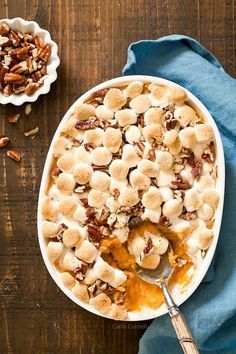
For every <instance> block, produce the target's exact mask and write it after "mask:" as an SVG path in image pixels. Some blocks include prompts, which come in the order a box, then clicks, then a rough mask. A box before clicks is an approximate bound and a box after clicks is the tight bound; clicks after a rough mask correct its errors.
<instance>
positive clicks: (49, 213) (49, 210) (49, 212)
mask: <svg viewBox="0 0 236 354" xmlns="http://www.w3.org/2000/svg"><path fill="white" fill-rule="evenodd" d="M42 215H43V218H44V219H47V220H49V221H55V220H56V219H57V215H58V209H57V203H56V202H55V201H54V200H53V198H51V197H49V196H45V197H44V198H43V202H42Z"/></svg>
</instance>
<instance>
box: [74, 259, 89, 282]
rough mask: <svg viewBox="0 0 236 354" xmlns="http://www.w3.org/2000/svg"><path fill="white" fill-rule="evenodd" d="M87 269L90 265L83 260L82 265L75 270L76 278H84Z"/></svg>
mask: <svg viewBox="0 0 236 354" xmlns="http://www.w3.org/2000/svg"><path fill="white" fill-rule="evenodd" d="M87 269H88V265H87V264H86V263H85V262H82V261H81V264H80V266H79V267H77V268H76V269H75V270H74V271H73V273H74V277H75V279H77V280H80V281H81V280H83V279H84V278H85V273H86V272H87Z"/></svg>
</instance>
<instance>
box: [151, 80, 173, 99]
mask: <svg viewBox="0 0 236 354" xmlns="http://www.w3.org/2000/svg"><path fill="white" fill-rule="evenodd" d="M148 89H149V90H150V91H151V96H152V98H153V99H154V100H155V103H161V104H164V103H167V102H168V101H169V95H170V90H169V88H168V87H167V86H166V85H163V84H158V83H155V82H153V83H151V85H149V87H148Z"/></svg>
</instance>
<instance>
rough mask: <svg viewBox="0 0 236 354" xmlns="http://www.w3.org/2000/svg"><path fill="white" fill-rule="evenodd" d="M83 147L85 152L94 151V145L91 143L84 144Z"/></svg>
mask: <svg viewBox="0 0 236 354" xmlns="http://www.w3.org/2000/svg"><path fill="white" fill-rule="evenodd" d="M83 146H84V148H85V150H87V151H91V150H93V149H94V145H93V144H92V143H85V144H84V145H83Z"/></svg>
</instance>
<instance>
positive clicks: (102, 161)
mask: <svg viewBox="0 0 236 354" xmlns="http://www.w3.org/2000/svg"><path fill="white" fill-rule="evenodd" d="M111 159H112V153H111V152H110V150H108V149H107V148H106V147H97V148H96V149H94V150H93V151H92V152H91V161H92V163H93V164H94V165H98V166H104V165H108V164H109V163H110V162H111Z"/></svg>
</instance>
